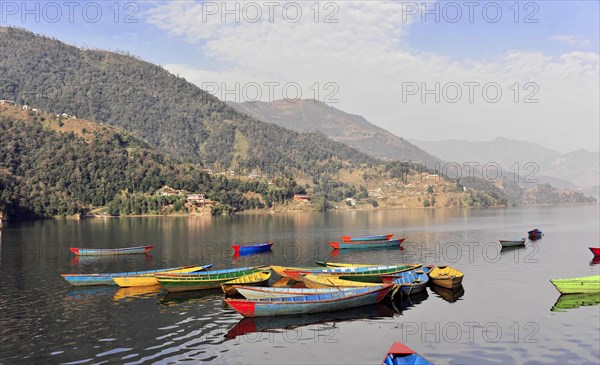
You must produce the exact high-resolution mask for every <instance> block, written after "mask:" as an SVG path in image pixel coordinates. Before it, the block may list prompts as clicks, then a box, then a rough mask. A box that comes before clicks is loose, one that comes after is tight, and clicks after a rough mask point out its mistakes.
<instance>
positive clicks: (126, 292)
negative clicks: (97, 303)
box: [113, 285, 161, 301]
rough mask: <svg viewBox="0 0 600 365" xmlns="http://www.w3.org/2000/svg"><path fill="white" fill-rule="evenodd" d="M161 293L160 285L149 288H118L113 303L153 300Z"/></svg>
mask: <svg viewBox="0 0 600 365" xmlns="http://www.w3.org/2000/svg"><path fill="white" fill-rule="evenodd" d="M160 292H161V286H160V285H151V286H131V287H127V288H119V289H118V290H117V291H116V292H115V295H113V300H114V301H119V300H123V299H131V298H155V297H156V296H157V295H158V294H160Z"/></svg>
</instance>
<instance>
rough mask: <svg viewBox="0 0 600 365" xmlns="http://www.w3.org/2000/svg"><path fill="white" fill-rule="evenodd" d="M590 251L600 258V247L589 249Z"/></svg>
mask: <svg viewBox="0 0 600 365" xmlns="http://www.w3.org/2000/svg"><path fill="white" fill-rule="evenodd" d="M589 249H590V251H592V253H593V254H594V256H600V247H589Z"/></svg>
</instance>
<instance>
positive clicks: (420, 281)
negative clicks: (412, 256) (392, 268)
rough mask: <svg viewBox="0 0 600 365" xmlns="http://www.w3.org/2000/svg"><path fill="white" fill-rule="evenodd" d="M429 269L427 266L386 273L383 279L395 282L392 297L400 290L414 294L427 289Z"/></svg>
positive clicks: (407, 293) (391, 282) (386, 281)
mask: <svg viewBox="0 0 600 365" xmlns="http://www.w3.org/2000/svg"><path fill="white" fill-rule="evenodd" d="M429 270H430V269H429V268H427V267H424V268H422V269H420V270H408V271H404V272H401V273H398V274H394V275H384V276H382V279H383V282H384V283H386V284H394V290H393V292H392V297H394V296H395V295H396V293H398V292H400V293H402V294H406V295H412V294H416V293H420V292H422V291H423V290H426V287H427V283H428V282H429V276H428V275H427V274H428V273H429Z"/></svg>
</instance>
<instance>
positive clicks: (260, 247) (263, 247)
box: [232, 242, 273, 255]
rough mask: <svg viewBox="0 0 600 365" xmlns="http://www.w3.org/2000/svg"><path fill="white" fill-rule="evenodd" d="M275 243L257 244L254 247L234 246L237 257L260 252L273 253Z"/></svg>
mask: <svg viewBox="0 0 600 365" xmlns="http://www.w3.org/2000/svg"><path fill="white" fill-rule="evenodd" d="M271 246H273V242H265V243H257V244H252V245H232V247H233V250H234V251H235V252H234V254H235V255H249V254H253V253H259V252H267V251H271Z"/></svg>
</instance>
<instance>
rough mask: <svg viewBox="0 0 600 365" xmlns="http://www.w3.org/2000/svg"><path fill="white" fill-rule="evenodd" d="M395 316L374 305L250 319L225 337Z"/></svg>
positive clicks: (386, 307)
mask: <svg viewBox="0 0 600 365" xmlns="http://www.w3.org/2000/svg"><path fill="white" fill-rule="evenodd" d="M393 316H394V312H393V310H392V309H391V308H390V307H389V306H387V305H385V304H381V303H379V304H373V305H368V306H364V307H359V308H352V309H348V310H343V311H335V312H322V313H311V314H304V315H299V316H298V315H296V316H277V317H249V318H244V319H242V320H240V321H239V323H238V324H236V325H235V326H234V327H233V328H231V329H230V330H229V331H228V332H227V334H225V337H226V338H228V339H234V338H236V337H238V336H244V335H247V334H251V333H256V332H267V331H268V332H278V331H281V332H284V331H287V330H290V329H295V328H298V327H302V326H309V325H315V324H325V323H331V325H333V326H335V324H336V323H338V322H347V321H355V320H361V319H370V320H377V319H382V318H390V317H393Z"/></svg>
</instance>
